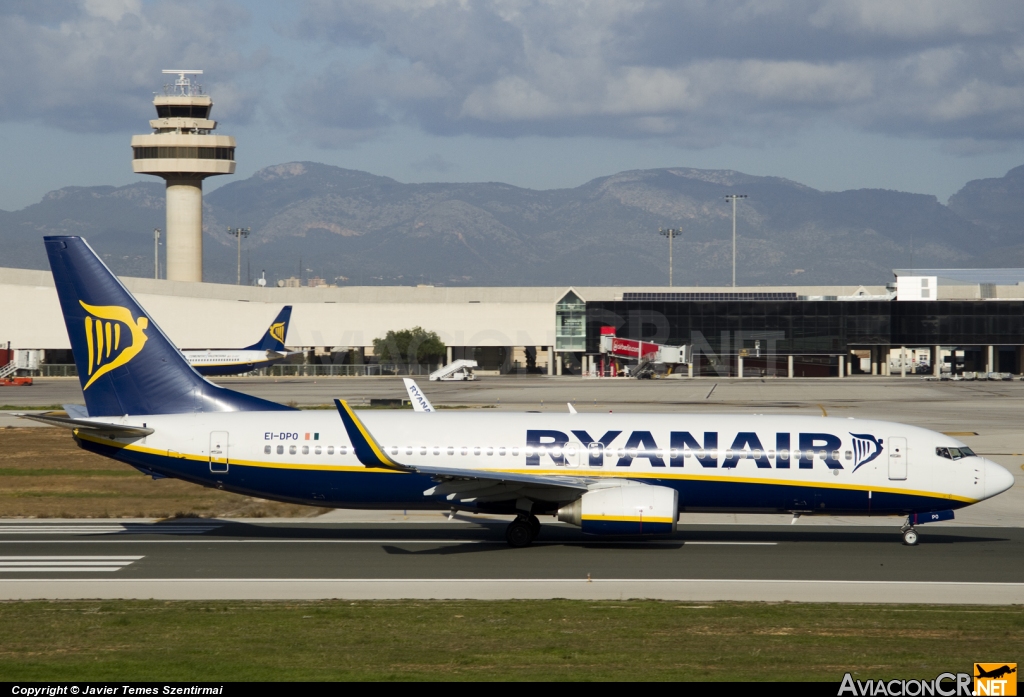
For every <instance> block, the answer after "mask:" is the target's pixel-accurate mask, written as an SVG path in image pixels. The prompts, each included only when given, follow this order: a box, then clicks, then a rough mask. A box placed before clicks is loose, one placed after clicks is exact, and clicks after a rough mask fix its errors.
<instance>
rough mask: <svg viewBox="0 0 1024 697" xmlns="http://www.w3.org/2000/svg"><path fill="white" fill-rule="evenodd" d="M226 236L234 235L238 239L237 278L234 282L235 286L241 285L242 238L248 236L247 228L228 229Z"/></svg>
mask: <svg viewBox="0 0 1024 697" xmlns="http://www.w3.org/2000/svg"><path fill="white" fill-rule="evenodd" d="M228 234H229V235H234V236H235V238H236V239H238V278H237V280H236V281H235V283H236V284H237V285H242V238H243V237H248V236H249V228H247V227H236V228H230V227H229V228H228Z"/></svg>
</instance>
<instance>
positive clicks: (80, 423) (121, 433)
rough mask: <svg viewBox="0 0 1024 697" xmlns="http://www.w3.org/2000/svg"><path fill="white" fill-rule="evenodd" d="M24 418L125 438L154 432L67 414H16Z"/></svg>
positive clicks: (140, 436)
mask: <svg viewBox="0 0 1024 697" xmlns="http://www.w3.org/2000/svg"><path fill="white" fill-rule="evenodd" d="M15 416H20V417H21V418H23V419H32V420H33V421H39V422H41V423H44V424H49V425H50V426H61V427H63V428H78V429H82V430H87V431H91V432H92V433H96V434H102V435H106V436H112V437H114V438H123V437H125V436H138V437H139V438H142V437H143V436H148V435H149V434H150V433H152V432H153V429H151V428H141V427H139V426H126V425H125V424H110V423H103V422H102V421H89V420H88V419H73V418H68V417H66V416H50V415H49V414H15Z"/></svg>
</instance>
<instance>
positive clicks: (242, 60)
mask: <svg viewBox="0 0 1024 697" xmlns="http://www.w3.org/2000/svg"><path fill="white" fill-rule="evenodd" d="M44 9H45V10H46V11H45V12H42V11H41V10H39V9H35V8H27V7H26V6H21V7H17V3H15V7H13V9H12V8H10V7H9V8H7V10H8V11H7V13H5V12H4V11H3V10H2V9H0V15H2V14H6V16H3V17H2V18H0V84H3V85H4V89H3V90H2V91H0V121H36V122H41V123H45V124H48V125H51V126H57V127H59V128H62V129H66V130H71V131H86V132H88V131H93V132H95V131H117V130H125V129H130V128H135V129H138V130H142V131H144V130H145V129H146V127H147V121H148V119H150V118H152V117H153V114H152V105H151V100H152V94H153V92H154V91H156V90H158V89H159V88H160V85H161V84H162V82H163V81H164V79H165V76H163V75H161V74H160V70H161V69H163V68H168V67H182V66H184V67H189V68H193V67H194V68H202V69H204V70H206V77H207V78H208V79H209V80H210V81H211V82H219V83H230V82H234V80H233V79H234V78H237V77H238V76H239V75H240V74H244V73H245V72H246V71H247V70H250V69H251V68H252V67H253V66H252V57H251V56H246V55H243V54H242V53H241V52H240V51H239V50H238V49H237V48H235V42H233V41H231V40H230V37H231V35H232V33H233V32H236V31H237V30H238V29H239V28H242V27H244V26H245V24H246V22H247V14H246V13H245V12H244V11H242V10H240V9H239V8H238V7H237V6H236V5H234V4H232V3H230V2H227V1H226V0H213V1H212V2H202V3H200V2H187V3H177V2H172V1H171V0H157V1H155V2H147V3H142V2H139V1H138V0H80V1H79V2H78V3H58V4H57V5H56V6H53V5H45V4H44ZM23 10H24V11H23ZM213 97H214V102H215V103H216V104H217V107H215V112H216V113H215V117H216V116H218V115H219V116H221V117H223V116H224V115H226V114H229V113H230V114H231V115H232V117H233V118H235V119H236V120H244V119H245V118H246V116H247V113H246V112H247V111H251V107H252V101H253V97H252V95H251V94H250V95H248V96H245V95H244V94H243V90H242V88H241V86H240V85H238V84H237V83H235V84H234V87H233V89H232V90H231V92H230V93H227V91H226V90H225V93H223V97H224V99H223V100H221V99H220V98H219V97H218V95H217V94H214V95H213ZM222 102H223V103H222ZM242 103H247V107H248V108H242V109H238V107H239V106H240V105H241V104H242ZM233 111H234V112H235V113H232V112H233Z"/></svg>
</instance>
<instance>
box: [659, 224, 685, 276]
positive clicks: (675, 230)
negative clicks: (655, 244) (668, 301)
mask: <svg viewBox="0 0 1024 697" xmlns="http://www.w3.org/2000/svg"><path fill="white" fill-rule="evenodd" d="M658 234H659V235H662V236H664V237H667V238H668V287H669V288H671V287H672V238H673V237H676V236H677V235H681V234H683V228H681V227H679V228H669V229H668V230H663V229H661V228H658Z"/></svg>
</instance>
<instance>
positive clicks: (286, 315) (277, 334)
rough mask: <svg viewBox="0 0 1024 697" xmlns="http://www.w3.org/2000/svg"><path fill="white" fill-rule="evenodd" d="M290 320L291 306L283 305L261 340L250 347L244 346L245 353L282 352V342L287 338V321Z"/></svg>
mask: <svg viewBox="0 0 1024 697" xmlns="http://www.w3.org/2000/svg"><path fill="white" fill-rule="evenodd" d="M291 318H292V306H291V305H285V306H284V307H282V308H281V311H280V312H279V313H277V317H275V318H274V321H273V322H271V323H270V326H269V327H268V328H267V333H266V334H264V335H263V338H262V339H260V340H259V341H257V342H256V343H255V344H253V345H252V346H246V347H245V350H247V351H284V342H285V339H286V338H287V337H288V320H290V319H291Z"/></svg>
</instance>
